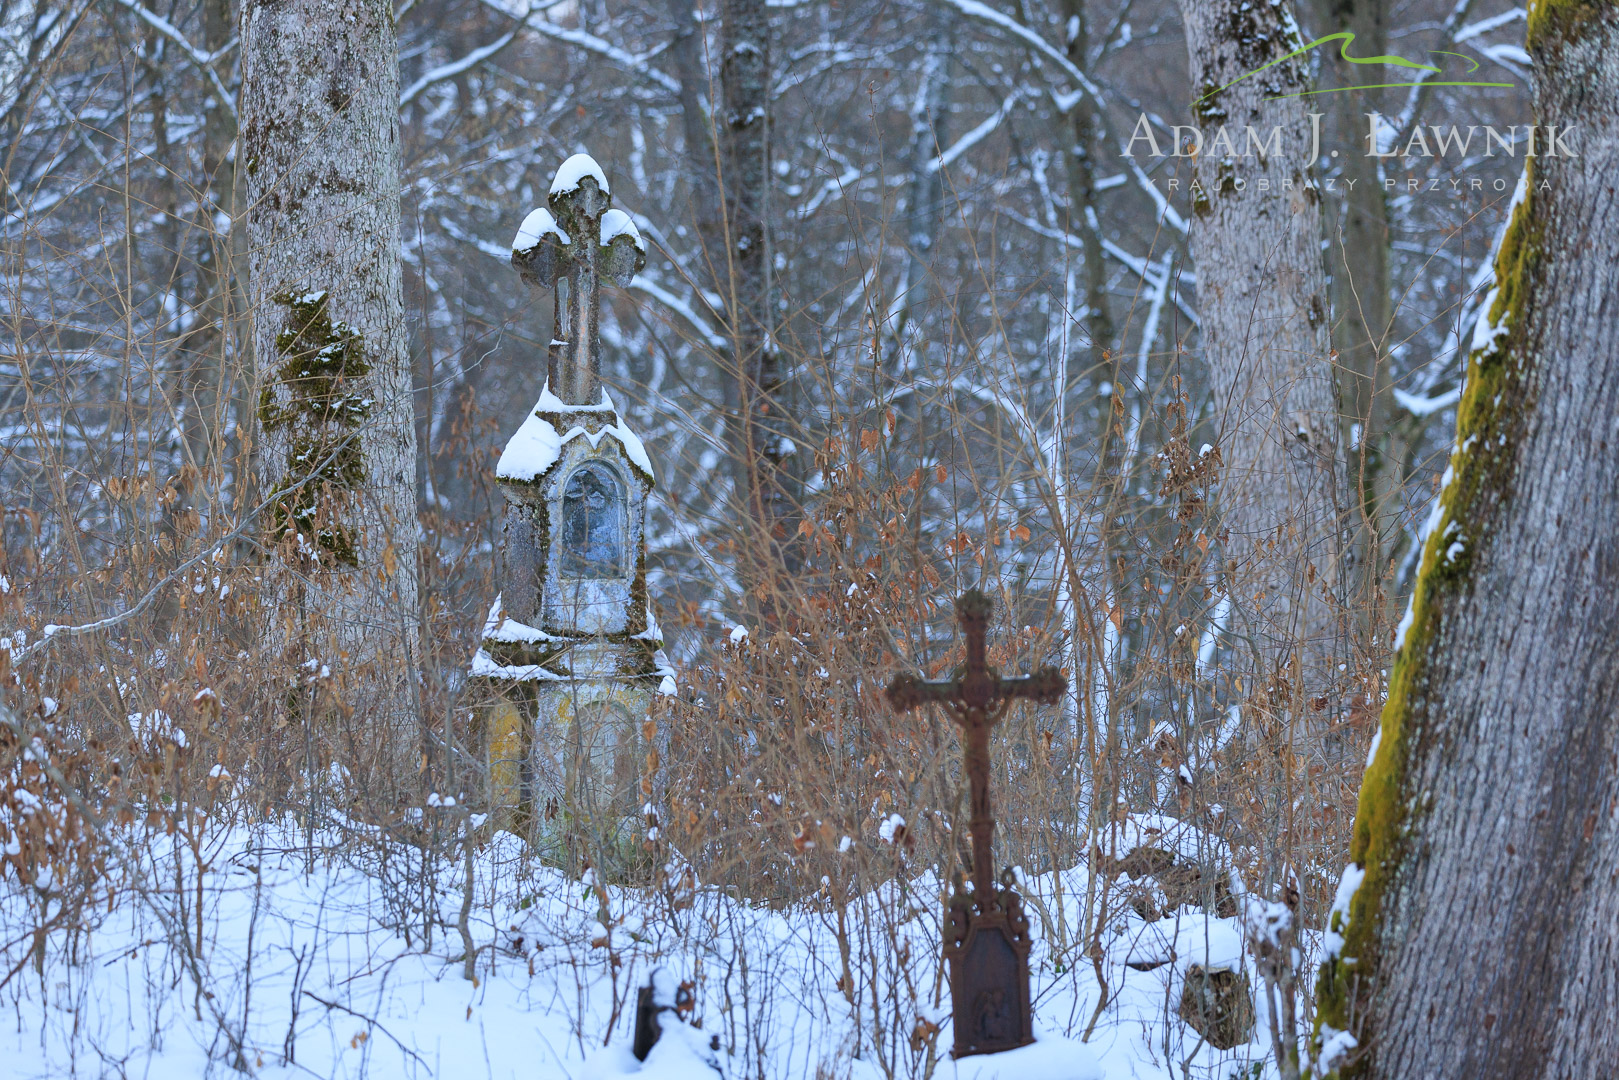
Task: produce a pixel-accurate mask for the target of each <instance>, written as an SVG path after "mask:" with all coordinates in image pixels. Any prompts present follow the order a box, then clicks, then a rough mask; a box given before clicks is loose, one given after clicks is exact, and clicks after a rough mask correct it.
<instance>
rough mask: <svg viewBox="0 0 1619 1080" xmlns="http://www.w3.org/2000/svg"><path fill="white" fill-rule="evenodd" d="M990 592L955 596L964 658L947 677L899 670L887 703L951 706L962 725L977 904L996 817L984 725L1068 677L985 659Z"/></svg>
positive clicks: (991, 879) (1055, 689)
mask: <svg viewBox="0 0 1619 1080" xmlns="http://www.w3.org/2000/svg"><path fill="white" fill-rule="evenodd" d="M989 614H990V601H989V597H987V596H985V595H984V594H983V593H981V592H979V591H978V590H977V589H970V590H968V591H967V592H965V593H963V594H962V595H961V598H960V599H958V600H957V601H956V620H957V621H958V622H959V623H961V632H962V634H963V636H965V637H966V639H967V661H966V663H964V664H962V665H961V666H960V667H958V668H957V669H956V670H955V673H954V676H953V677H952V678H949V679H942V680H934V681H929V680H926V679H919V678H917V677H916V676H915V675H900V676H898V677H896V678H895V679H894V681H893V682H892V683H890V684H889V686H888V703H889V704H890V705H892V706H893V707H894V709H895V710H897V711H899V712H906V711H908V710H910V709H915V708H918V707H920V706H922V705H927V704H929V703H932V704H938V705H943V706H945V707H946V708H947V709H949V710H950V716H951V719H953V720H954V721H955V722H956V723H957V724H959V725H961V728H962V734H963V736H964V739H965V742H966V748H965V750H966V753H965V757H966V766H967V779H968V782H969V784H970V785H971V790H972V822H971V826H970V827H971V829H972V838H973V890H974V892H975V894H976V902H977V904H978V905H979V907H980V908H981V909H987V908H988V907H990V906H992V904H993V897H994V895H995V871H994V859H993V857H992V855H991V850H990V845H991V842H992V839H993V836H994V832H995V818H994V816H993V814H992V813H991V807H990V801H989V768H990V762H989V729H990V728H991V727H993V726H994V725H995V723H996V722H997V721H998V720H1000V718H1001V716H1002V715H1003V714H1004V713H1005V712H1006V709H1007V707H1008V706H1010V705H1011V703H1012V701H1013V699H1015V698H1024V699H1025V700H1028V701H1032V702H1034V703H1036V704H1039V705H1049V704H1051V703H1052V702H1055V701H1057V700H1059V699H1061V697H1062V695H1063V691H1064V690H1066V689H1067V688H1068V679H1067V678H1066V677H1065V676H1064V675H1063V673H1062V672H1061V671H1059V670H1058V669H1056V668H1054V667H1049V666H1048V667H1043V668H1041V669H1040V670H1039V671H1036V672H1035V673H1034V674H1033V675H1025V676H1021V677H1017V678H1010V679H1006V678H1002V677H1001V675H1000V673H999V672H998V671H996V670H995V668H993V667H991V666H990V664H989V661H988V659H987V655H986V653H987V647H986V644H985V639H986V637H987V635H988V633H989Z"/></svg>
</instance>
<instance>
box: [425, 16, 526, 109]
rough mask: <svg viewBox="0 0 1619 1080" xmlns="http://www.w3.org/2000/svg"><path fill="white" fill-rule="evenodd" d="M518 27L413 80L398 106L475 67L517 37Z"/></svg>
mask: <svg viewBox="0 0 1619 1080" xmlns="http://www.w3.org/2000/svg"><path fill="white" fill-rule="evenodd" d="M519 29H521V27H520V26H515V27H513V28H512V29H510V30H508V31H506V33H504V34H502V35H501V36H500V37H498V38H496V39H495V40H494V41H491V42H490V43H489V44H487V45H483V46H480V47H479V48H476V49H473V50H472V51H471V52H469V53H467V54H466V55H465V56H463V57H462V58H461V59H459V60H452V61H450V62H449V63H448V64H440V65H439V66H438V67H436V68H434V69H433V70H432V71H429V72H427V73H426V74H425V75H423V76H422V77H421V78H419V79H417V80H416V81H415V82H413V83H411V84H410V85H409V86H408V87H406V88H405V91H404V93H402V94H400V95H399V107H400V108H401V109H403V108H404V107H405V106H406V105H409V104H410V103H411V102H412V101H415V100H416V99H417V98H418V97H420V96H421V94H422V91H424V90H426V89H428V88H429V87H432V86H435V85H437V84H438V83H441V82H444V81H446V80H448V79H453V78H455V77H456V76H457V75H459V74H461V73H462V72H463V71H466V70H467V69H468V68H471V67H476V66H477V65H479V64H481V63H483V62H484V61H485V60H487V59H489V58H490V57H491V56H494V55H495V54H496V53H498V52H500V50H502V49H504V48H505V47H506V46H508V45H510V44H511V43H512V41H513V39H515V38H516V37H517V31H518V30H519Z"/></svg>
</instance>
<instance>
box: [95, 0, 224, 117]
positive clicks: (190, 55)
mask: <svg viewBox="0 0 1619 1080" xmlns="http://www.w3.org/2000/svg"><path fill="white" fill-rule="evenodd" d="M115 2H116V3H117V4H118V5H119V6H121V7H124V8H127V9H128V10H129V11H130V12H132V13H133V14H134V15H135V16H136V17H137V18H139V19H140V20H141V21H142V22H144V23H145V24H146V25H147V26H150V27H151V28H152V29H153V30H156V31H157V32H158V33H160V34H162V35H163V36H164V37H166V38H168V39H169V40H170V41H172V42H174V44H176V45H178V46H179V47H180V51H181V52H183V53H185V55H186V59H188V60H190V61H191V62H192V63H193V64H195V65H196V67H197V69H198V70H199V71H201V72H202V73H203V74H204V75H205V76H207V78H208V81H209V82H210V83H212V84H213V87H214V93H215V94H217V95H219V100H220V101H221V102H223V103H224V105H225V108H227V109H229V110H230V114H231V116H233V117H234V116H235V115H236V98H235V97H233V96H232V95H231V92H230V91H229V90H226V89H225V84H224V83H222V82H220V81H219V72H217V71H215V70H214V61H215V60H218V59H219V58H220V57H221V56H223V55H225V54H226V53H228V52H230V50H232V49H234V48H235V47H236V43H237V39H235V38H232V39H231V40H230V41H228V42H227V43H226V44H225V46H224V48H222V49H220V50H219V51H218V52H216V53H205V52H203V51H202V50H201V49H199V48H197V47H196V46H195V45H193V44H191V42H189V41H187V40H186V36H185V35H184V34H182V33H181V32H180V28H179V27H177V26H175V25H174V24H173V23H171V22H169V20H167V19H165V18H164V17H163V16H161V15H159V14H157V13H155V12H152V11H148V10H146V8H145V7H143V6H142V5H140V4H138V3H136V0H115Z"/></svg>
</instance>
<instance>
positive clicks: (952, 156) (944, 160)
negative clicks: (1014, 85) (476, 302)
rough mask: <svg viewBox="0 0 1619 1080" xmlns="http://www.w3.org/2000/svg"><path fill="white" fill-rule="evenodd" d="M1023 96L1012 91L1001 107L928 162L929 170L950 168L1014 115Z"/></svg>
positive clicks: (932, 171)
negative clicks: (1003, 121) (1002, 122)
mask: <svg viewBox="0 0 1619 1080" xmlns="http://www.w3.org/2000/svg"><path fill="white" fill-rule="evenodd" d="M1022 98H1023V93H1022V92H1021V91H1018V90H1014V91H1012V94H1011V96H1009V97H1008V98H1007V99H1006V100H1005V101H1003V102H1001V107H1000V108H999V109H996V110H995V111H994V112H993V113H992V114H990V116H989V118H988V119H987V120H985V121H984V122H983V123H981V124H979V125H978V126H977V127H975V128H973V129H972V130H971V131H969V132H967V134H965V135H963V136H962V137H961V138H959V139H957V140H956V141H955V142H954V143H951V144H950V149H948V150H946V151H945V152H944V153H942V154H940V155H939V156H938V157H936V158H934V159H933V160H932V161H930V162H928V172H930V173H936V172H938V171H939V170H940V169H948V168H949V167H950V165H951V164H952V163H953V162H954V161H955V160H956V159H957V158H958V157H960V156H961V155H962V154H965V153H966V152H967V151H968V150H971V149H972V148H973V147H974V146H976V145H978V144H979V143H980V142H982V141H983V140H984V139H985V138H986V137H987V136H988V135H989V133H990V132H992V131H994V130H995V129H996V128H998V127H1000V126H1001V121H1002V120H1005V119H1006V118H1007V117H1008V116H1010V115H1012V109H1013V108H1014V107H1015V106H1016V105H1017V103H1018V102H1019V101H1020V100H1022Z"/></svg>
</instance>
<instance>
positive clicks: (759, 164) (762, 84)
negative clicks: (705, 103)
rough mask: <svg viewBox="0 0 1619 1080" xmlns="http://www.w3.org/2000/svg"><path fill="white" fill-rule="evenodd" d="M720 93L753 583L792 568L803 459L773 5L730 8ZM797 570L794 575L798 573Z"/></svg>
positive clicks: (736, 442)
mask: <svg viewBox="0 0 1619 1080" xmlns="http://www.w3.org/2000/svg"><path fill="white" fill-rule="evenodd" d="M723 18H724V24H723V27H722V31H721V40H720V85H721V90H722V93H723V96H724V101H725V114H724V130H723V140H724V143H723V146H724V162H723V167H724V188H725V235H726V239H727V241H728V246H727V250H726V260H727V265H726V266H725V268H724V269H725V270H726V283H727V288H726V289H725V290H724V295H725V300H726V307H727V315H728V316H729V318H728V323H729V326H728V330H729V334H730V337H731V340H732V355H733V358H734V360H735V362H736V367H737V371H736V375H737V378H736V379H735V383H736V394H737V400H736V405H735V410H734V412H733V413H732V415H733V416H734V417H735V420H736V424H735V427H734V428H733V430H732V433H731V441H732V446H731V454H732V461H733V469H734V474H735V477H736V484H737V491H738V494H739V495H740V496H741V497H742V499H743V503H744V508H745V513H746V515H747V519H748V520H749V521H750V522H752V523H756V524H757V526H758V528H757V530H750V531H751V532H752V536H751V537H750V540H751V541H752V542H751V543H750V544H749V545H746V546H747V547H749V548H750V556H749V557H750V560H752V561H754V562H755V563H756V565H755V566H754V567H751V568H750V572H749V575H748V576H749V577H750V578H753V579H755V580H757V579H758V578H759V577H760V576H761V575H762V574H763V573H764V572H766V570H767V568H768V567H769V566H770V565H772V564H781V563H783V562H784V561H787V560H788V559H790V552H791V551H792V545H791V540H792V527H791V518H792V516H793V509H794V508H793V506H792V501H791V493H790V491H789V488H788V477H787V474H786V464H787V460H788V458H789V457H790V456H791V454H792V451H793V441H792V429H791V427H790V425H789V417H788V416H787V414H786V410H785V408H784V404H785V402H784V400H783V399H784V396H785V395H784V390H785V377H784V375H785V372H784V368H783V356H782V352H781V350H780V348H778V345H777V342H776V335H775V329H774V328H775V306H774V297H773V290H772V283H771V276H772V275H771V269H772V268H771V265H770V260H771V257H772V256H771V243H770V227H769V215H770V17H769V11H768V9H767V7H766V5H765V3H764V0H725V4H724V11H723ZM789 568H790V567H789Z"/></svg>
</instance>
